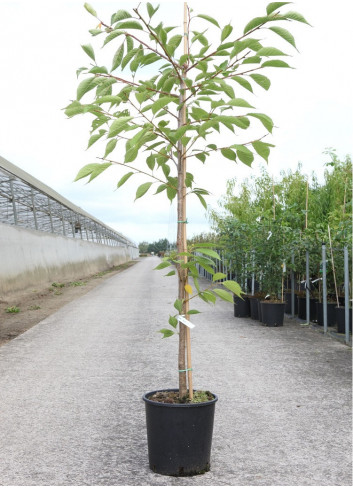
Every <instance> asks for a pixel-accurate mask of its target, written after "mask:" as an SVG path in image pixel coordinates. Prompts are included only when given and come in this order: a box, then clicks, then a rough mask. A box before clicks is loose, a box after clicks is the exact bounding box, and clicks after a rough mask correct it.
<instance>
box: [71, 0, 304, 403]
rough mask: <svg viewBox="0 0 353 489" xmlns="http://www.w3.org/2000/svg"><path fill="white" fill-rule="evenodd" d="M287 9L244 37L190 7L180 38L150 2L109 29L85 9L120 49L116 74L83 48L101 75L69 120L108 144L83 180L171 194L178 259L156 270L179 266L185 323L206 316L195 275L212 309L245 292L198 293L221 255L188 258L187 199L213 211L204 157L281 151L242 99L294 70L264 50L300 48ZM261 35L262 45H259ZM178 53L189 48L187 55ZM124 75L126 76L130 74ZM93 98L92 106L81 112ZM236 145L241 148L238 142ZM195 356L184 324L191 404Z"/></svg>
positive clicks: (81, 93)
mask: <svg viewBox="0 0 353 489" xmlns="http://www.w3.org/2000/svg"><path fill="white" fill-rule="evenodd" d="M288 3H290V2H272V3H270V4H268V5H267V7H266V12H265V13H264V14H263V15H262V16H261V17H256V18H254V19H252V20H251V21H250V22H249V23H248V24H247V25H246V26H245V28H244V31H243V32H242V33H239V34H237V35H235V34H234V32H233V27H232V26H231V25H230V24H227V25H226V26H224V27H223V28H221V26H220V25H219V23H218V22H217V20H216V19H214V18H213V17H211V16H209V15H204V14H198V15H196V14H194V13H193V12H192V10H190V9H189V8H188V6H187V4H184V21H183V29H182V31H181V32H179V33H177V34H175V27H172V26H166V25H164V23H163V22H161V21H160V20H158V21H156V20H155V19H156V14H157V11H158V9H159V6H153V5H152V4H150V3H146V4H144V6H143V7H142V5H141V4H140V5H139V6H138V7H137V8H134V9H132V11H131V12H130V11H126V10H122V9H121V10H118V11H117V12H115V13H114V14H113V15H112V16H111V19H110V22H107V21H104V20H102V19H100V17H99V15H98V14H97V13H96V11H95V10H94V8H93V7H91V6H90V5H89V4H87V3H86V4H85V8H86V10H87V11H88V12H89V13H90V14H91V15H93V16H94V17H96V18H97V19H98V22H99V23H98V27H96V28H94V29H92V30H91V31H90V33H91V35H92V36H93V37H96V36H99V37H104V43H103V46H107V45H108V44H110V45H111V44H112V43H113V44H116V50H115V54H114V56H113V59H112V64H111V67H110V68H107V67H106V66H101V65H99V64H98V63H97V61H96V54H95V51H94V48H93V47H92V45H91V44H86V45H83V46H82V48H83V50H84V51H85V53H86V54H87V55H88V57H89V58H90V61H91V62H93V66H91V67H86V68H80V69H79V70H78V74H82V73H84V74H85V75H86V76H85V78H84V80H83V81H81V83H80V84H79V85H78V88H77V98H76V100H75V101H73V102H72V103H71V104H70V105H69V106H68V107H67V108H66V114H67V115H68V116H69V117H71V116H74V115H77V114H83V113H90V114H92V115H93V117H94V118H93V121H92V131H91V137H90V139H89V146H91V145H92V144H94V143H95V142H96V141H98V140H99V139H101V138H105V139H106V140H107V144H106V148H105V152H104V155H103V158H101V161H102V162H101V163H92V164H89V165H86V166H85V167H83V168H82V169H81V170H80V172H79V173H78V175H77V178H76V179H80V178H85V177H88V178H89V181H91V180H93V179H94V178H96V177H97V176H98V175H99V174H100V173H102V172H103V171H104V170H106V169H107V168H108V167H110V166H111V165H119V166H121V167H122V168H124V169H126V170H127V173H125V174H124V175H123V176H122V177H121V178H120V180H119V181H118V184H117V186H118V188H119V187H121V186H122V185H123V184H125V182H127V180H128V179H130V178H131V177H132V176H133V175H136V174H140V175H146V176H147V177H148V179H147V181H146V182H145V183H143V184H141V185H139V186H138V188H137V190H136V199H139V198H141V197H142V196H144V195H145V194H146V193H147V192H148V191H150V190H151V188H152V187H153V186H155V185H156V186H157V188H156V191H155V193H156V194H159V193H161V192H165V193H166V195H167V197H168V199H169V200H170V201H172V200H173V199H175V198H176V199H177V215H178V217H177V220H178V230H177V249H178V251H177V255H176V256H174V257H173V256H172V257H171V259H169V260H165V261H163V262H162V263H161V265H160V266H159V267H157V268H164V267H167V266H170V265H173V264H176V265H177V273H178V278H179V286H178V299H177V300H176V301H175V308H176V310H177V312H178V315H177V317H178V318H180V316H186V317H188V315H189V314H190V313H191V312H198V311H190V310H189V301H190V293H192V288H191V285H190V284H189V282H188V280H189V276H191V277H192V278H193V280H194V284H195V287H196V289H197V294H196V295H197V296H199V297H201V298H202V299H203V300H205V301H206V302H212V303H213V302H214V301H215V299H216V296H219V297H221V298H222V299H225V300H229V301H232V294H231V292H234V293H236V294H239V293H240V287H239V286H238V284H236V283H235V282H232V281H224V282H222V285H223V286H224V287H225V288H226V289H227V290H228V291H227V290H225V289H224V288H218V287H216V288H214V289H212V291H210V290H206V291H201V290H200V286H199V283H198V273H197V269H196V266H195V264H196V263H200V264H201V265H202V266H203V267H205V266H206V267H208V268H209V269H211V268H210V267H212V265H213V259H214V258H218V255H217V253H216V252H215V251H214V250H213V249H212V245H207V243H206V244H205V243H202V246H201V245H199V246H194V248H193V249H194V250H195V251H197V252H198V253H197V255H196V256H194V255H193V254H192V253H191V252H190V250H189V251H188V249H187V240H186V224H187V214H186V197H187V195H190V194H194V195H196V196H197V197H198V199H199V200H200V202H201V204H202V205H203V206H204V207H205V208H207V204H206V201H205V195H207V194H208V192H207V190H205V189H202V188H199V187H197V186H196V185H195V180H194V175H193V174H192V173H191V172H189V171H188V168H187V162H188V161H189V160H190V159H191V158H196V159H198V160H200V161H201V162H202V163H205V161H206V159H207V158H208V157H209V156H211V155H212V154H215V153H218V154H221V155H222V156H223V157H224V158H227V159H228V160H231V161H233V162H236V161H240V162H242V163H244V164H246V165H249V166H250V165H251V163H252V161H253V160H254V154H255V155H259V156H260V157H262V158H263V159H265V160H266V161H267V160H268V157H269V153H270V148H271V146H273V145H272V144H270V143H268V142H265V141H264V137H265V136H266V134H268V133H272V129H273V122H272V120H271V118H270V117H269V116H267V115H265V114H263V113H261V112H257V111H256V110H255V108H254V107H253V105H251V104H250V103H249V102H248V101H247V100H245V99H244V98H242V97H239V95H238V93H239V92H240V91H241V90H245V91H248V92H249V93H253V86H254V84H255V85H259V86H260V87H262V88H264V89H265V90H268V88H269V87H270V80H269V78H268V77H267V76H265V75H264V74H263V73H264V72H265V71H266V70H267V68H271V67H279V68H290V66H289V65H288V64H287V63H286V62H285V61H283V59H282V58H283V57H285V56H286V54H285V53H284V52H283V51H281V50H280V49H278V48H276V47H273V46H264V45H263V43H262V40H261V39H262V38H263V37H265V36H264V34H263V33H264V31H265V30H266V31H270V32H271V33H272V35H273V34H274V37H275V36H279V37H280V38H281V39H282V40H285V41H286V42H288V43H289V44H290V45H291V46H292V47H294V48H295V47H296V46H295V41H294V38H293V36H292V34H291V33H290V32H289V31H288V30H287V29H285V28H284V27H282V25H281V24H287V23H291V22H293V21H298V22H304V23H307V21H306V20H305V19H304V17H303V16H302V15H300V14H299V13H297V12H293V11H289V12H286V13H282V11H281V10H280V9H281V8H282V7H283V6H285V5H287V4H288ZM201 24H202V26H201V27H199V26H200V25H201ZM208 27H210V28H214V29H215V30H217V31H218V33H217V34H216V38H215V39H216V41H215V42H214V43H213V44H212V43H211V42H210V38H209V37H207V35H206V34H207V29H208ZM257 34H259V37H260V40H259V39H258V38H257V37H254V36H256V35H257ZM179 46H182V47H183V49H182V51H181V52H180V51H179ZM152 64H154V65H155V72H154V75H153V76H152V77H149V78H147V79H142V76H143V71H144V70H143V69H144V68H145V67H146V66H150V65H152ZM123 70H126V74H125V75H123ZM137 73H139V75H137ZM88 93H90V94H91V100H90V102H87V103H83V99H84V98H85V99H86V98H87V96H88ZM256 121H257V122H260V123H261V124H262V126H263V127H264V131H265V133H264V132H261V133H260V135H259V137H258V138H255V139H252V140H250V141H247V140H246V139H245V138H243V137H238V136H236V135H235V131H236V130H237V131H245V130H246V129H247V128H248V127H249V126H250V124H251V123H252V122H256ZM224 131H230V136H231V137H230V140H229V144H227V145H221V144H219V143H218V140H219V137H218V138H217V135H216V137H215V138H214V139H211V138H212V135H214V133H215V132H216V133H218V134H219V133H221V132H222V134H223V132H224ZM236 137H237V138H238V139H239V141H237V142H235V138H236ZM123 145H125V148H123V147H122V146H123ZM117 148H119V151H117ZM113 151H115V154H116V155H119V154H120V155H122V154H124V155H125V156H124V158H119V157H117V158H114V159H108V155H110V154H111V153H112V152H113ZM142 151H147V155H148V156H147V157H146V158H144V159H138V155H139V154H140V152H142ZM172 273H173V271H171V272H170V273H169V274H172ZM169 274H168V275H169ZM219 278H221V277H220V274H215V275H214V281H216V280H217V279H219ZM169 323H170V325H171V326H172V328H173V329H172V330H162V331H163V332H164V335H165V336H170V335H172V334H173V333H174V331H175V330H174V328H176V326H177V324H178V320H177V319H176V316H173V317H172V316H171V317H170V319H169ZM186 351H187V358H186ZM190 355H191V353H190V344H189V328H187V327H185V326H184V324H183V323H182V322H180V323H179V387H180V389H179V392H180V396H181V397H183V396H185V394H186V392H187V383H186V372H188V380H189V395H190V396H191V397H192V377H191V356H190Z"/></svg>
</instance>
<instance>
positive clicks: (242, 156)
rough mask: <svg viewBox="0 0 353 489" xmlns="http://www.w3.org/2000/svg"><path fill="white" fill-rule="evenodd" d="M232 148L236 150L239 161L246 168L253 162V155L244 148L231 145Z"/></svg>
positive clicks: (240, 145) (238, 145) (239, 145)
mask: <svg viewBox="0 0 353 489" xmlns="http://www.w3.org/2000/svg"><path fill="white" fill-rule="evenodd" d="M232 148H235V149H236V151H237V156H238V158H239V160H240V161H242V162H243V163H244V164H245V165H247V166H251V163H252V162H253V161H254V155H253V154H252V152H251V151H250V150H249V149H248V148H247V147H246V146H243V145H242V144H233V145H232Z"/></svg>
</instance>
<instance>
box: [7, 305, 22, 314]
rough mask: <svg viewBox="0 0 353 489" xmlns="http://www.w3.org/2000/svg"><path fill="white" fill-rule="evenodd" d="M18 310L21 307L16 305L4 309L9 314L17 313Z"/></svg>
mask: <svg viewBox="0 0 353 489" xmlns="http://www.w3.org/2000/svg"><path fill="white" fill-rule="evenodd" d="M20 310H21V309H20V308H19V307H18V306H9V307H7V308H6V309H5V311H6V312H8V313H9V314H17V313H18V312H20Z"/></svg>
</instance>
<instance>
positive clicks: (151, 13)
mask: <svg viewBox="0 0 353 489" xmlns="http://www.w3.org/2000/svg"><path fill="white" fill-rule="evenodd" d="M146 7H147V12H148V16H149V18H151V17H152V16H153V14H154V13H155V10H154V8H153V5H152V4H150V3H149V2H147V5H146Z"/></svg>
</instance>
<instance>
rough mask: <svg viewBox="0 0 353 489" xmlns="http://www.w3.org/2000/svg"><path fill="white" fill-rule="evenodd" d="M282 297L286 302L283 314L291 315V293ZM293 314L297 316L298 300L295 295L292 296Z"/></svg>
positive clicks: (286, 293)
mask: <svg viewBox="0 0 353 489" xmlns="http://www.w3.org/2000/svg"><path fill="white" fill-rule="evenodd" d="M284 296H285V300H286V308H285V311H284V312H285V313H286V314H292V293H291V292H285V294H284ZM294 314H298V300H297V295H296V294H294Z"/></svg>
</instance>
